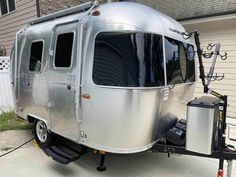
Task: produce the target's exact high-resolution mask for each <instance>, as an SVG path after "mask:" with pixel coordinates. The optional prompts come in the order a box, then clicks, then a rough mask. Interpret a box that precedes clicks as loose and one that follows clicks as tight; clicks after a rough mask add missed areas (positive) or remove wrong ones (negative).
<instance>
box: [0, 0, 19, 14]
mask: <svg viewBox="0 0 236 177" xmlns="http://www.w3.org/2000/svg"><path fill="white" fill-rule="evenodd" d="M14 10H16V1H15V0H0V15H5V14H8V13H9V12H12V11H14Z"/></svg>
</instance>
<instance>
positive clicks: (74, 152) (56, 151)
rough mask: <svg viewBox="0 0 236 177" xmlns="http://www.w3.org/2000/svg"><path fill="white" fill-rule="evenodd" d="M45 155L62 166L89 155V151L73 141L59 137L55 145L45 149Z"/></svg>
mask: <svg viewBox="0 0 236 177" xmlns="http://www.w3.org/2000/svg"><path fill="white" fill-rule="evenodd" d="M43 151H44V153H45V154H46V155H47V156H49V157H52V159H53V160H55V161H57V162H59V163H61V164H64V165H66V164H69V163H70V162H73V161H75V160H77V159H79V158H80V156H81V155H83V154H85V153H87V152H88V151H87V149H85V148H84V147H83V146H81V145H78V144H76V143H74V142H72V141H69V140H66V139H64V138H62V137H58V138H57V141H56V143H55V144H53V145H52V146H50V147H48V148H44V149H43Z"/></svg>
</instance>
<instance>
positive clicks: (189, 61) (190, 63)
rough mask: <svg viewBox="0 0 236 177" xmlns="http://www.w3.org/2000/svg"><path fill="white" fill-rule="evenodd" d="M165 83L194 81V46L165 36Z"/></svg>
mask: <svg viewBox="0 0 236 177" xmlns="http://www.w3.org/2000/svg"><path fill="white" fill-rule="evenodd" d="M165 51H166V52H165V53H166V73H167V84H168V85H171V84H180V83H187V82H194V81H195V64H194V48H193V46H192V45H191V44H187V43H183V42H180V41H177V40H175V39H171V38H168V37H165Z"/></svg>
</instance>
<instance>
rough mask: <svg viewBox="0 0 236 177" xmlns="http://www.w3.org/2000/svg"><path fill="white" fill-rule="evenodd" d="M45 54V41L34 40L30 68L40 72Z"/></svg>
mask: <svg viewBox="0 0 236 177" xmlns="http://www.w3.org/2000/svg"><path fill="white" fill-rule="evenodd" d="M42 56H43V41H37V42H33V43H32V44H31V50H30V64H29V70H30V71H34V72H40V70H41V63H42Z"/></svg>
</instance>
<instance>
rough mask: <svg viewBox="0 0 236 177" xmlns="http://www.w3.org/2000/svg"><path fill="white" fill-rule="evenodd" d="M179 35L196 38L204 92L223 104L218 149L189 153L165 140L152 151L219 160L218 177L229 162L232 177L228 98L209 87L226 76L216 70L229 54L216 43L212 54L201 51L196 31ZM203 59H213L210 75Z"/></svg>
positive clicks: (234, 155)
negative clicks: (228, 133) (227, 116)
mask: <svg viewBox="0 0 236 177" xmlns="http://www.w3.org/2000/svg"><path fill="white" fill-rule="evenodd" d="M178 34H181V35H182V36H183V38H184V39H189V38H190V37H192V36H193V37H194V39H195V44H196V47H197V51H196V52H197V55H198V62H199V70H200V75H199V78H200V79H201V81H202V85H203V92H204V93H208V94H211V95H213V96H215V97H217V98H219V99H221V100H222V103H220V105H219V115H218V147H217V149H216V150H215V151H214V152H213V153H212V154H211V155H206V154H200V153H195V152H192V151H188V150H186V148H185V146H175V145H173V144H168V143H166V140H165V139H162V140H160V141H158V142H157V143H156V144H155V145H154V146H153V148H152V149H151V152H162V153H167V154H168V156H170V155H171V154H180V155H191V156H198V157H206V158H214V159H219V169H218V173H217V177H223V172H224V161H225V160H226V161H227V162H228V166H227V177H231V173H232V164H233V160H236V150H235V147H234V146H232V145H228V144H226V128H227V124H226V114H227V106H228V96H227V95H222V94H220V93H218V92H216V91H214V90H212V89H210V88H209V85H210V83H211V82H213V81H219V80H222V79H223V78H224V74H222V75H219V74H217V73H214V68H215V64H216V60H217V57H218V56H220V57H221V59H222V60H226V59H227V57H228V54H227V53H224V54H221V53H220V43H216V44H212V43H210V44H209V45H208V47H207V50H209V51H210V52H203V51H202V49H201V44H200V39H199V33H198V31H194V32H191V33H189V34H187V33H178ZM214 47H215V50H214V51H212V49H213V48H214ZM202 57H204V58H207V59H209V58H212V57H213V59H212V64H211V67H210V70H209V72H208V74H205V69H204V66H203V61H202ZM231 126H232V125H231ZM234 126H235V125H234ZM228 131H229V132H230V128H229V129H228ZM231 140H234V141H236V139H234V138H231Z"/></svg>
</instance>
